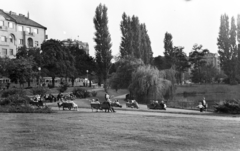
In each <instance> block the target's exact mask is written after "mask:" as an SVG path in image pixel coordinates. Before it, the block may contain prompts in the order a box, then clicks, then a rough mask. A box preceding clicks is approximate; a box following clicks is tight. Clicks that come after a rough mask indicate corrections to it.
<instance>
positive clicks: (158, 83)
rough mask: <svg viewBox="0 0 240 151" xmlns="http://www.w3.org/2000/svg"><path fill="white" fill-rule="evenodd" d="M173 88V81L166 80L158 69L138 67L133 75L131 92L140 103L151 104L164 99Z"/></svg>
mask: <svg viewBox="0 0 240 151" xmlns="http://www.w3.org/2000/svg"><path fill="white" fill-rule="evenodd" d="M171 87H172V83H171V81H169V80H166V79H164V78H163V75H162V74H161V73H160V72H159V70H158V69H156V68H153V67H151V66H149V65H147V66H140V67H138V68H137V70H136V71H135V72H134V73H133V75H132V82H131V84H130V86H129V91H130V92H131V93H132V94H133V96H134V97H135V98H136V100H137V101H138V102H141V103H149V101H150V100H160V99H163V98H164V96H165V94H166V93H167V92H168V90H169V89H170V88H171Z"/></svg>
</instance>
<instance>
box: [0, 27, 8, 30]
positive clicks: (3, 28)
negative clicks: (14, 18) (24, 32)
mask: <svg viewBox="0 0 240 151" xmlns="http://www.w3.org/2000/svg"><path fill="white" fill-rule="evenodd" d="M7 29H8V28H7V26H0V30H7Z"/></svg>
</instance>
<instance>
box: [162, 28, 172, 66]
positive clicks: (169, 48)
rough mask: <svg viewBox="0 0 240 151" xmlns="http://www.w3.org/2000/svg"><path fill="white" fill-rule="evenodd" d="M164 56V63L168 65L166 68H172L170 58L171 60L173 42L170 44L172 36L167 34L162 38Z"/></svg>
mask: <svg viewBox="0 0 240 151" xmlns="http://www.w3.org/2000/svg"><path fill="white" fill-rule="evenodd" d="M163 42H164V56H165V57H166V61H167V64H168V68H171V67H172V65H173V64H172V63H171V61H172V58H173V56H174V55H173V42H172V35H171V34H170V33H168V32H166V33H165V37H164V41H163Z"/></svg>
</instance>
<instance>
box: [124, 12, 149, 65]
mask: <svg viewBox="0 0 240 151" xmlns="http://www.w3.org/2000/svg"><path fill="white" fill-rule="evenodd" d="M120 28H121V32H122V38H121V39H122V40H121V44H120V53H121V57H122V58H123V57H126V56H133V57H136V58H140V59H142V60H143V62H144V63H145V64H150V63H151V61H152V58H153V57H152V55H153V52H152V48H151V41H150V38H149V35H148V33H147V29H146V25H145V24H140V23H139V19H138V17H136V16H132V17H129V16H127V15H126V13H123V15H122V21H121V24H120Z"/></svg>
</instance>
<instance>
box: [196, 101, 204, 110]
mask: <svg viewBox="0 0 240 151" xmlns="http://www.w3.org/2000/svg"><path fill="white" fill-rule="evenodd" d="M197 108H199V109H200V112H202V111H203V105H202V102H199V105H198V106H197Z"/></svg>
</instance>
